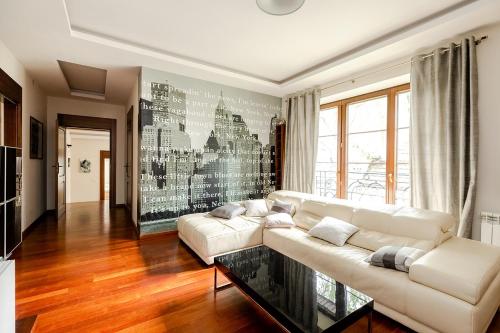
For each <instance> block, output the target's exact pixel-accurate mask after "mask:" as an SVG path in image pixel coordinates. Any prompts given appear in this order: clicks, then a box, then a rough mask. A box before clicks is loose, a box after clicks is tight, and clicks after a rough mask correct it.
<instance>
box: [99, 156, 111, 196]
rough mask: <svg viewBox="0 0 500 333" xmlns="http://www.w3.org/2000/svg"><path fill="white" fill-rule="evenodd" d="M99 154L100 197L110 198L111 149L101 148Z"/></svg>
mask: <svg viewBox="0 0 500 333" xmlns="http://www.w3.org/2000/svg"><path fill="white" fill-rule="evenodd" d="M99 155H100V159H99V160H100V161H99V198H100V200H109V166H110V163H109V159H110V154H109V150H101V151H100V154H99Z"/></svg>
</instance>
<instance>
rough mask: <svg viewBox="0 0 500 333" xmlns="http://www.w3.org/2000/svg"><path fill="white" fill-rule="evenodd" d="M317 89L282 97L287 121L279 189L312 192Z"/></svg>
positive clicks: (316, 135) (317, 116)
mask: <svg viewBox="0 0 500 333" xmlns="http://www.w3.org/2000/svg"><path fill="white" fill-rule="evenodd" d="M319 100H320V91H319V90H317V89H314V90H310V91H306V92H304V93H300V94H296V95H293V96H289V97H287V98H285V100H284V115H285V117H286V120H287V125H286V126H287V129H286V131H287V133H286V144H285V147H286V148H285V167H284V177H283V189H286V190H291V191H299V192H305V193H313V191H314V173H315V164H316V154H317V150H318V126H319V102H320V101H319Z"/></svg>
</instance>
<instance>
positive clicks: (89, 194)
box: [66, 131, 109, 203]
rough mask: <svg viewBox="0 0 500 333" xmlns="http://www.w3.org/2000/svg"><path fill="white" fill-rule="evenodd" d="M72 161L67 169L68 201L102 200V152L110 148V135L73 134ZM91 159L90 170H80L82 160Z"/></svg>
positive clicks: (71, 135)
mask: <svg viewBox="0 0 500 333" xmlns="http://www.w3.org/2000/svg"><path fill="white" fill-rule="evenodd" d="M69 136H70V137H71V148H69V150H70V151H71V163H70V167H69V168H67V169H66V174H67V175H68V176H69V177H70V182H69V183H68V182H67V183H66V186H67V189H66V190H67V191H68V194H69V196H67V197H66V198H68V200H67V202H68V203H72V202H88V201H99V200H100V174H101V173H100V159H101V156H100V152H101V150H109V135H108V136H96V135H92V134H89V135H88V136H83V135H79V134H76V135H74V134H71V131H69ZM84 159H87V160H89V161H90V172H89V173H83V172H81V171H80V161H81V160H84Z"/></svg>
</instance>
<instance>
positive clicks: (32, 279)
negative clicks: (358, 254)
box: [14, 203, 500, 333]
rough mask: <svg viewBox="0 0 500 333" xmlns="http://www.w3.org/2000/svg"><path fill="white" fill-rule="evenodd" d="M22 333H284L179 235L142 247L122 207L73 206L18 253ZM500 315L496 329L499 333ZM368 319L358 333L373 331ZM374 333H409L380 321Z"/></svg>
mask: <svg viewBox="0 0 500 333" xmlns="http://www.w3.org/2000/svg"><path fill="white" fill-rule="evenodd" d="M14 258H15V259H16V273H17V281H16V283H17V284H16V310H17V319H18V332H26V331H28V332H29V330H30V328H31V330H32V332H116V331H121V332H240V333H243V332H281V329H280V327H279V326H278V325H276V324H275V323H274V322H273V321H272V320H271V319H270V318H268V317H267V316H266V315H265V314H264V313H263V312H262V311H261V310H260V309H259V308H258V307H256V306H255V305H254V304H253V303H252V302H251V301H249V300H248V299H247V298H246V297H245V296H243V295H242V294H241V293H240V291H239V290H238V289H236V288H228V289H224V290H222V291H220V292H218V293H217V296H216V297H214V293H213V268H210V267H207V266H206V265H204V264H203V263H202V262H201V261H200V260H199V259H198V258H196V256H195V255H194V254H193V253H192V252H191V251H190V250H189V249H188V248H187V247H186V246H185V245H183V244H182V243H181V242H180V241H179V240H178V238H177V236H176V235H175V234H173V235H164V236H158V237H153V238H149V239H144V240H141V241H138V240H136V239H135V233H134V231H133V228H132V227H131V225H130V222H129V220H128V218H127V217H126V211H125V209H123V208H118V209H114V210H111V211H110V210H109V209H108V208H106V207H105V205H102V204H100V203H81V204H71V205H68V210H67V213H66V217H65V218H63V219H62V220H60V221H59V222H57V221H56V220H55V219H54V218H53V217H46V218H44V219H43V221H42V222H41V223H40V224H39V225H37V226H36V227H35V228H34V229H33V231H32V232H31V233H30V234H29V236H28V237H27V238H26V239H25V240H24V242H23V244H22V246H21V247H20V248H19V249H18V250H17V251H16V253H15V255H14ZM499 317H500V316H499V315H498V314H497V316H496V318H495V321H496V323H494V324H493V325H492V326H495V327H496V329H490V331H491V332H494V331H495V332H500V329H498V328H499V327H500V320H499ZM365 331H366V321H365V320H362V321H360V322H359V324H358V325H357V326H355V327H353V328H352V329H351V330H350V332H365ZM373 331H374V332H393V333H396V332H409V330H408V329H405V328H404V327H403V326H401V325H399V324H397V323H396V322H394V321H392V320H391V319H389V318H387V317H385V316H382V315H380V314H376V315H375V316H374V329H373Z"/></svg>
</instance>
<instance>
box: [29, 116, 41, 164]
mask: <svg viewBox="0 0 500 333" xmlns="http://www.w3.org/2000/svg"><path fill="white" fill-rule="evenodd" d="M30 158H31V159H38V160H42V159H43V124H42V123H41V122H40V121H38V120H36V119H35V118H33V117H30Z"/></svg>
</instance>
